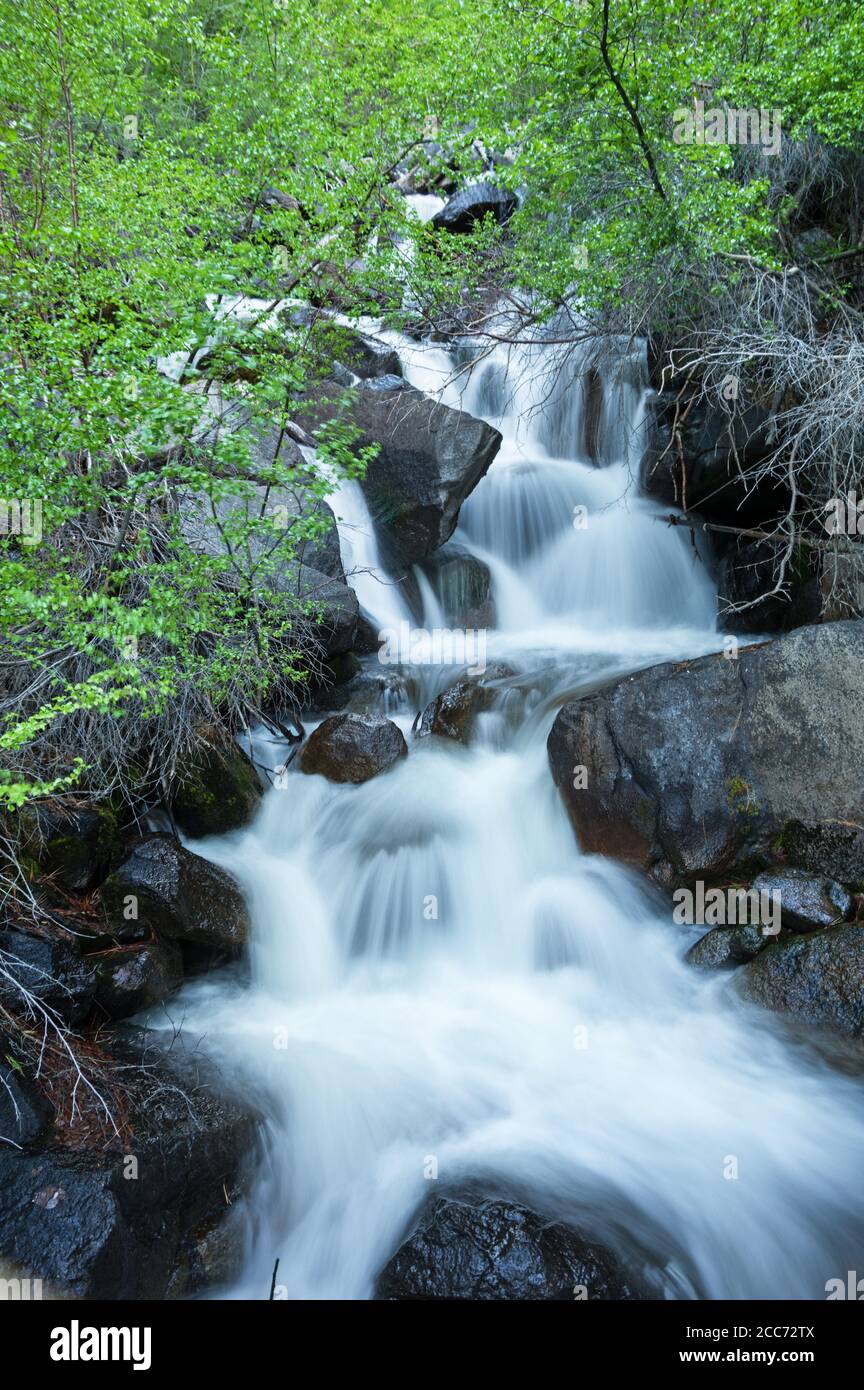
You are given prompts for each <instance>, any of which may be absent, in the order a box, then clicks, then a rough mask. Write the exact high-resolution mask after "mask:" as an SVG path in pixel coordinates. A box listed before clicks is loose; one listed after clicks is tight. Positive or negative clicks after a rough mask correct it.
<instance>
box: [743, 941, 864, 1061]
mask: <svg viewBox="0 0 864 1390" xmlns="http://www.w3.org/2000/svg"><path fill="white" fill-rule="evenodd" d="M735 986H736V988H737V989H738V990H739V991H740V993H741V994H742V995H743V996H744V998H745V999H750V1000H752V1001H753V1002H754V1003H756V1004H761V1005H762V1006H763V1008H766V1009H772V1010H773V1011H774V1012H775V1013H783V1014H792V1015H793V1016H794V1017H795V1018H798V1019H801V1020H802V1022H804V1023H808V1024H811V1025H814V1026H816V1027H820V1028H827V1029H831V1030H832V1031H833V1032H835V1033H842V1034H844V1035H845V1036H846V1037H850V1038H860V1037H862V1036H864V927H860V926H843V927H830V928H828V930H827V931H821V932H814V933H812V934H808V935H806V936H791V937H789V938H788V939H787V940H785V941H780V942H778V943H777V944H776V945H774V946H769V947H768V948H767V950H764V951H762V952H760V954H759V955H757V956H756V958H755V960H752V961H751V962H750V964H749V965H747V966H745V968H744V969H743V970H741V971H740V972H739V974H738V976H737V977H736V981H735Z"/></svg>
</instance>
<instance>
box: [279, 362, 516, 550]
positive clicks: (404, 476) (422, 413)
mask: <svg viewBox="0 0 864 1390" xmlns="http://www.w3.org/2000/svg"><path fill="white" fill-rule="evenodd" d="M401 384H402V385H403V386H404V383H401ZM378 385H379V386H380V385H382V383H381V382H379V383H378ZM340 396H341V393H340V392H338V390H337V388H335V387H332V388H331V387H327V386H324V387H322V388H321V390H320V392H319V395H318V397H317V399H316V402H315V404H314V406H311V405H310V407H309V410H308V411H307V412H305V413H303V414H301V415H300V417H299V421H300V424H301V425H302V427H303V428H304V429H308V430H312V431H314V430H315V429H316V428H318V427H320V425H321V424H322V423H323V422H325V421H327V420H330V419H333V418H334V417H335V416H336V414H337V410H338V407H337V402H338V400H339V399H340ZM347 418H348V420H349V421H350V422H351V423H352V424H353V426H354V427H355V428H356V429H357V431H358V439H357V441H356V443H355V446H354V447H355V448H356V449H358V450H359V449H363V448H368V447H370V446H372V445H377V446H378V453H377V456H376V457H375V458H374V459H373V460H372V461H371V463H370V464H369V465H368V467H367V470H366V475H365V477H364V479H363V480H362V488H363V492H364V494H365V497H366V500H367V503H368V505H369V509H370V511H371V513H372V516H373V518H374V520H375V522H376V526H377V529H378V532H379V538H380V540H381V543H382V547H383V550H384V552H385V555H386V558H387V560H388V562H389V563H391V564H394V565H411V564H414V563H415V562H416V561H419V560H424V559H426V557H427V556H429V555H431V554H432V553H433V552H434V551H436V550H437V549H438V548H439V547H440V546H442V545H443V544H444V542H445V541H447V540H449V539H450V536H451V535H452V534H453V531H454V530H455V527H456V523H457V521H458V519H459V508H460V507H461V505H462V503H463V502H464V501H465V498H466V497H468V496H469V495H470V493H471V492H472V491H473V490H474V488H475V487H476V485H477V483H478V482H479V481H480V479H481V478H482V477H483V475H484V474H485V472H486V470H487V469H488V467H489V465H490V464H491V462H492V460H493V458H494V457H495V455H496V454H497V452H498V449H499V447H500V444H501V435H500V434H499V433H498V431H497V430H494V429H492V427H491V425H487V424H486V423H485V421H483V420H476V419H475V418H474V417H473V415H467V414H465V412H464V411H461V410H452V409H451V408H450V407H449V406H446V405H441V404H440V403H439V402H437V401H434V400H432V399H431V398H430V397H429V396H424V395H423V393H422V392H421V391H416V390H414V388H413V387H410V386H408V387H405V389H404V390H399V391H396V390H390V389H382V390H369V389H366V390H359V391H357V392H356V393H355V399H354V402H353V403H352V405H351V406H350V409H349V410H348V411H347Z"/></svg>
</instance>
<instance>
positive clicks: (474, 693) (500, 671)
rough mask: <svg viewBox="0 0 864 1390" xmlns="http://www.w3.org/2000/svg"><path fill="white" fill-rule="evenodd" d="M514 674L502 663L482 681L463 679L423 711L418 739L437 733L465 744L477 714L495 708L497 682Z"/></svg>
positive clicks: (492, 669) (485, 674)
mask: <svg viewBox="0 0 864 1390" xmlns="http://www.w3.org/2000/svg"><path fill="white" fill-rule="evenodd" d="M513 674H514V672H513V670H512V669H511V668H510V667H509V666H505V665H503V664H502V663H499V664H498V665H496V666H492V667H490V668H489V670H487V671H486V672H485V673H484V675H483V677H482V679H474V680H460V681H457V682H456V684H455V685H451V686H449V687H448V689H447V690H444V691H442V692H441V694H440V695H437V696H436V697H435V699H434V700H431V701H430V703H429V704H428V705H427V706H426V708H425V709H424V711H423V714H422V716H421V718H420V724H419V726H418V728H417V738H426V737H428V736H429V735H430V734H434V735H436V736H437V737H438V738H449V739H455V740H456V741H457V742H459V743H464V742H466V740H467V739H468V738H469V737H470V734H471V729H472V726H473V723H474V720H475V719H476V717H477V715H478V714H482V713H484V712H485V711H486V710H490V709H492V707H493V705H494V704H495V701H496V699H497V696H498V691H497V690H496V689H495V684H494V683H495V682H497V681H502V680H506V679H507V678H508V677H510V676H512V675H513Z"/></svg>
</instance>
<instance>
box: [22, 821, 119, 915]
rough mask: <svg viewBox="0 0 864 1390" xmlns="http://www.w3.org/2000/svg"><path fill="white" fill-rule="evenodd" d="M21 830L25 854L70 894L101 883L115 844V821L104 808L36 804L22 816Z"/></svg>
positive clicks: (116, 841) (115, 847) (116, 837)
mask: <svg viewBox="0 0 864 1390" xmlns="http://www.w3.org/2000/svg"><path fill="white" fill-rule="evenodd" d="M22 828H23V831H24V851H25V854H26V855H27V856H28V857H30V858H32V860H34V861H35V863H36V864H37V865H38V867H39V869H41V871H42V873H44V874H46V875H50V876H51V878H53V879H54V881H55V882H56V883H58V884H60V885H61V887H63V888H67V889H69V891H70V892H73V893H87V892H89V891H90V890H91V889H92V888H94V887H96V885H97V884H99V883H100V882H101V881H102V880H103V879H104V877H105V875H106V874H107V873H108V870H109V867H110V864H111V860H112V857H113V856H114V854H115V852H116V850H117V847H118V843H119V834H118V828H117V818H116V816H115V815H114V812H113V811H111V810H110V809H109V808H108V807H107V806H94V805H82V804H76V803H75V802H72V801H61V800H58V801H46V802H37V803H36V804H35V805H34V806H32V807H29V808H28V809H27V810H26V811H25V812H23V813H22Z"/></svg>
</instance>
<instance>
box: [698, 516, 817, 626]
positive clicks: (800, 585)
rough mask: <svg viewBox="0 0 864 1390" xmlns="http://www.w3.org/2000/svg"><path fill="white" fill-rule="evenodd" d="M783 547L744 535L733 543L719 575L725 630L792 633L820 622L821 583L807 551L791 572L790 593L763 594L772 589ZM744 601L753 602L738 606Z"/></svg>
mask: <svg viewBox="0 0 864 1390" xmlns="http://www.w3.org/2000/svg"><path fill="white" fill-rule="evenodd" d="M779 550H780V547H779V545H777V544H775V543H774V542H773V541H746V540H742V539H740V538H739V539H737V540H735V541H733V542H732V544H731V545H730V546H729V548H728V550H727V551H726V553H725V555H724V556H723V559H722V560H721V562H720V571H719V575H718V593H717V608H718V616H719V622H720V626H721V628H722V629H723V631H724V632H737V633H760V634H765V633H770V632H788V631H790V630H791V629H792V628H795V627H801V626H803V625H804V624H806V623H816V622H819V621H820V619H821V616H822V605H821V601H820V596H819V581H818V579H817V578H816V576H815V574H814V573H813V572H812V569H811V566H810V565H809V556H808V555H807V554H806V553H805V552H804V551H803V549H802V550H801V551H799V553H798V557H797V562H796V564H795V565H794V566H793V567H792V568H793V572H792V573H791V575H790V576H789V579H790V584H791V590H792V592H791V593H790V595H789V597H783V596H782V595H778V594H774V595H771V597H766V596H765V595H766V594H768V593H769V592H770V590H771V589H772V588H773V587H774V583H775V578H774V576H775V572H776V568H775V567H776V563H777V559H778V551H779ZM787 572H788V571H787ZM754 600H756V602H754ZM742 603H744V604H749V605H751V606H750V607H747V608H738V607H737V606H736V605H739V604H742Z"/></svg>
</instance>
